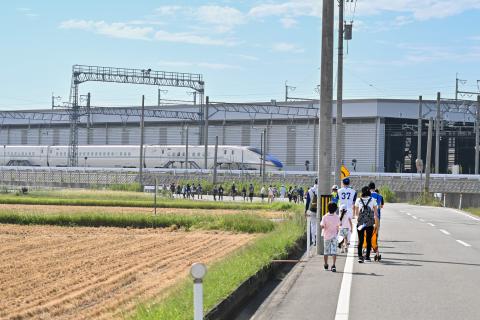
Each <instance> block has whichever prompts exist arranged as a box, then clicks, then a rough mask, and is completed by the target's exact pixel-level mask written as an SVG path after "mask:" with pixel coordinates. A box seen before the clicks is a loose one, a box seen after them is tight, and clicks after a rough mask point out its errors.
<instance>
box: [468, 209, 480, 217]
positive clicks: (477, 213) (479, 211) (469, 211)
mask: <svg viewBox="0 0 480 320" xmlns="http://www.w3.org/2000/svg"><path fill="white" fill-rule="evenodd" d="M465 211H467V212H468V213H471V214H474V215H476V216H478V217H480V208H467V209H465Z"/></svg>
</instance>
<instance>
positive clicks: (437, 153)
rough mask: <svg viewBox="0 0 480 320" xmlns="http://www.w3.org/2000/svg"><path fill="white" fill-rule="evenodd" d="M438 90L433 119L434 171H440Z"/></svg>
mask: <svg viewBox="0 0 480 320" xmlns="http://www.w3.org/2000/svg"><path fill="white" fill-rule="evenodd" d="M440 121H441V119H440V92H437V117H436V119H435V173H437V174H438V173H440Z"/></svg>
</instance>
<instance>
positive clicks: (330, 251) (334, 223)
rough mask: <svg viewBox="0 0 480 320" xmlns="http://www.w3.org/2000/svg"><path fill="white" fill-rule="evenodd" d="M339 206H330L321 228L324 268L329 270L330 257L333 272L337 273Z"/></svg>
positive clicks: (332, 203)
mask: <svg viewBox="0 0 480 320" xmlns="http://www.w3.org/2000/svg"><path fill="white" fill-rule="evenodd" d="M336 212H337V204H336V203H334V202H330V203H329V204H328V214H326V215H325V216H323V218H322V221H321V222H320V226H321V227H322V229H323V237H324V240H323V248H324V249H323V250H324V251H323V261H324V264H323V268H324V269H325V270H328V257H329V256H330V257H332V269H331V270H332V272H337V268H336V267H335V262H336V261H337V245H338V242H337V234H338V228H339V227H340V218H339V217H338V215H336Z"/></svg>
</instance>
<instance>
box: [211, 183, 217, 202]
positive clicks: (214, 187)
mask: <svg viewBox="0 0 480 320" xmlns="http://www.w3.org/2000/svg"><path fill="white" fill-rule="evenodd" d="M212 193H213V201H217V194H218V188H217V186H216V185H214V186H213V190H212Z"/></svg>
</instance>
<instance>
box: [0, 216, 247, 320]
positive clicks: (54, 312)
mask: <svg viewBox="0 0 480 320" xmlns="http://www.w3.org/2000/svg"><path fill="white" fill-rule="evenodd" d="M254 237H255V235H249V234H231V233H227V232H197V231H195V232H184V231H176V232H171V231H168V230H165V229H121V228H84V227H83V228H76V227H55V226H17V225H0V288H1V290H0V318H1V319H112V318H122V314H125V313H128V312H130V311H132V310H133V308H134V307H135V304H136V302H138V301H143V300H145V299H151V298H153V297H160V296H161V295H162V294H163V293H165V292H166V290H167V289H168V288H169V287H171V286H172V285H173V284H174V283H175V282H176V281H178V280H179V279H182V278H184V277H186V276H187V274H188V270H189V268H190V265H191V264H192V263H193V262H206V263H208V262H211V261H213V260H217V259H219V258H221V257H223V256H225V255H227V254H229V253H231V252H232V251H234V250H235V249H237V248H239V247H241V246H243V245H245V244H246V243H247V242H249V241H250V240H252V239H253V238H254Z"/></svg>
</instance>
